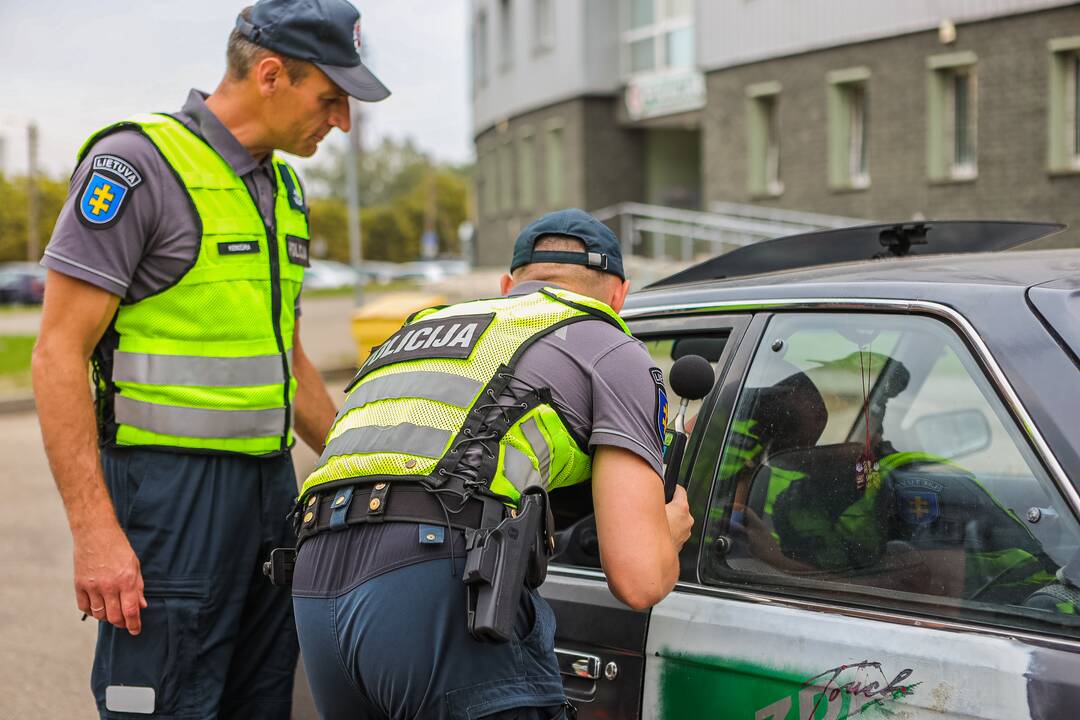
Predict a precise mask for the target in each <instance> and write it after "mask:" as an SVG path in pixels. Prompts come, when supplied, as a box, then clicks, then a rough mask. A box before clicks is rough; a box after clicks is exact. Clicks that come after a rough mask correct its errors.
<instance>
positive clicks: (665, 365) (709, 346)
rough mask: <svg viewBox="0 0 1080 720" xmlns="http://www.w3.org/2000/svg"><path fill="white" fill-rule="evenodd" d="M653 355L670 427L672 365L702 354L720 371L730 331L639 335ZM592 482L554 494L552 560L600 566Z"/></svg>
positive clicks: (693, 407) (693, 408)
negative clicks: (554, 548) (658, 371)
mask: <svg viewBox="0 0 1080 720" xmlns="http://www.w3.org/2000/svg"><path fill="white" fill-rule="evenodd" d="M639 339H640V340H642V342H644V344H645V348H646V350H648V352H649V355H650V356H651V357H652V359H653V362H654V363H655V365H656V367H658V368H659V369H660V370H661V371H662V372H663V373H664V383H665V388H666V392H667V397H668V420H667V423H666V424H667V425H668V426H669V427H670V424H671V422H672V420H673V419H674V417H675V413H676V412H677V410H678V407H679V397H678V396H677V395H676V393H675V392H674V390H673V389H672V388H671V380H670V376H671V366H672V365H673V364H674V363H675V361H676V360H677V359H679V358H680V357H682V356H683V355H701V356H703V357H704V358H705V359H707V360H708V361H709V362H710V363H711V364H712V366H713V370H714V371H717V365H718V363H719V361H720V358H721V356H722V355H723V353H724V349H725V347H726V345H727V340H728V331H727V330H719V331H715V332H709V333H700V334H680V335H672V334H667V335H653V336H642V337H639ZM701 404H702V401H701V400H694V401H691V402H690V403H689V404H688V406H687V412H686V425H687V432H692V431H693V427H694V423H695V422H696V420H697V415H698V412H699V410H700V408H701ZM591 487H592V486H591V484H590V483H584V484H582V485H578V486H574V487H570V488H565V489H564V488H560V489H558V490H555V491H554V492H552V494H551V504H552V510H553V512H554V516H555V524H556V531H557V537H556V546H557V547H556V554H555V556H554V557H553V558H552V562H555V563H559V564H562V565H572V566H577V567H590V568H599V567H600V549H599V543H598V542H597V538H596V523H595V521H594V519H593V516H592V494H591Z"/></svg>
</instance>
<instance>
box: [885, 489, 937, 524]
mask: <svg viewBox="0 0 1080 720" xmlns="http://www.w3.org/2000/svg"><path fill="white" fill-rule="evenodd" d="M896 498H897V500H899V502H900V517H901V518H903V519H904V522H906V523H908V524H909V525H929V524H930V523H932V522H934V521H935V520H937V519H938V517H939V516H940V515H941V506H940V504H939V503H938V494H937V493H936V492H934V491H933V490H901V491H899V492H898V493H897V494H896Z"/></svg>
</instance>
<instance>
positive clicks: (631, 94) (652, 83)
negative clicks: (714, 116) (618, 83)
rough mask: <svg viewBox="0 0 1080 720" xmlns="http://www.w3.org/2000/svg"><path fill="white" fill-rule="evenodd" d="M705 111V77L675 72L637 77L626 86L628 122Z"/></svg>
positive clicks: (689, 72) (691, 72) (694, 71)
mask: <svg viewBox="0 0 1080 720" xmlns="http://www.w3.org/2000/svg"><path fill="white" fill-rule="evenodd" d="M703 107H705V75H704V74H702V73H700V72H698V71H697V70H677V71H673V72H665V73H657V74H655V75H641V76H638V77H635V78H633V79H631V80H630V82H629V83H627V85H626V112H627V114H629V116H630V119H631V120H645V119H647V118H653V117H660V116H661V115H673V114H675V113H681V112H689V111H691V110H698V109H700V108H703Z"/></svg>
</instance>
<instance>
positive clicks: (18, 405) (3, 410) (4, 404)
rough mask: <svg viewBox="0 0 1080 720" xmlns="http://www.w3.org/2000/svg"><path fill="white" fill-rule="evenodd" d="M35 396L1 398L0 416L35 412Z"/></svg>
mask: <svg viewBox="0 0 1080 720" xmlns="http://www.w3.org/2000/svg"><path fill="white" fill-rule="evenodd" d="M34 409H35V407H34V396H33V395H29V394H28V395H13V396H10V397H3V398H0V415H14V414H16V413H24V412H34Z"/></svg>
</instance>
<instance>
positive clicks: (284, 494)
mask: <svg viewBox="0 0 1080 720" xmlns="http://www.w3.org/2000/svg"><path fill="white" fill-rule="evenodd" d="M102 466H103V468H104V471H105V480H106V483H107V485H108V489H109V492H110V494H111V495H112V500H113V505H114V506H115V508H116V513H117V516H118V518H119V520H120V525H121V527H123V528H124V531H125V532H126V533H127V536H128V539H129V541H130V542H131V545H132V547H133V548H134V550H135V554H136V555H138V557H139V562H140V564H141V565H142V574H143V581H144V582H145V584H146V589H145V594H146V601H147V603H148V607H146V608H145V609H144V610H143V611H142V625H143V628H142V633H141V634H140V635H138V636H136V637H132V636H131V635H130V634H128V632H127V631H126V630H120V629H117V628H114V627H113V626H112V625H110V624H109V623H107V622H102V623H100V625H99V629H98V640H97V651H96V654H95V657H94V668H93V673H92V677H91V684H92V686H93V691H94V696H95V698H96V700H97V705H98V710H99V712H100V713H101V717H103V718H117V719H119V718H123V719H125V720H126V719H128V718H131V719H136V718H146V717H151V716H148V715H146V714H133V713H129V712H125V711H124V709H123V704H122V703H121V708H117V709H115V710H110V709H108V708H106V688H107V687H108V686H116V685H127V686H136V687H144V688H145V687H149V688H153V690H154V694H155V712H154V715H153V716H152V717H158V718H199V719H200V720H206V719H208V718H222V719H224V718H230V719H233V718H235V719H240V718H253V719H254V718H258V719H259V720H279V719H280V720H288V718H289V714H290V709H291V703H292V686H293V674H294V672H295V667H296V661H297V654H298V649H297V643H296V629H295V624H294V622H293V614H292V602H291V598H290V596H289V591H288V589H284V588H277V587H274V586H273V585H271V584H270V582H269V580H267V579H266V577H264V576H263V574H262V562H263V560H265V559H266V558H267V557H268V556H269V553H270V550H271V549H272V548H274V547H279V546H291V545H293V544H295V536H294V535H293V532H292V527H291V525H290V523H289V521H288V520H286V515H287V514H288V513H289V511H290V510H291V509H292V506H293V502H294V500H295V497H296V476H295V473H294V471H293V465H292V460H291V458H290V457H288V456H287V455H286V456H284V457H275V458H268V459H259V458H250V457H242V456H225V455H220V456H214V455H194V454H183V453H171V452H159V451H150V450H138V449H104V450H103V451H102ZM143 692H145V691H143Z"/></svg>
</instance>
